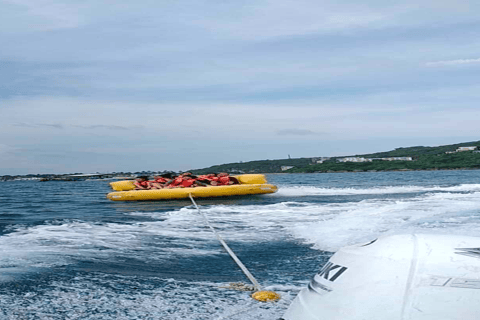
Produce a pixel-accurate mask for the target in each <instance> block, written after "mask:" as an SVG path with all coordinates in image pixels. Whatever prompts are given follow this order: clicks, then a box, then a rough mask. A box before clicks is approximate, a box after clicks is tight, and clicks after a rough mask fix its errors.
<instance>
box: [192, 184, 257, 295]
mask: <svg viewBox="0 0 480 320" xmlns="http://www.w3.org/2000/svg"><path fill="white" fill-rule="evenodd" d="M188 196H189V197H190V200H192V203H193V205H194V206H195V208H196V209H197V211H198V212H199V213H200V214H201V215H202V217H203V219H204V220H205V223H206V224H207V225H208V227H209V228H210V230H212V232H213V233H214V234H215V236H216V237H217V239H218V241H220V243H221V244H222V246H223V247H224V248H225V250H227V252H228V254H229V255H230V257H232V259H233V260H234V261H235V262H236V263H237V265H238V266H239V267H240V269H242V271H243V273H245V275H246V276H247V278H248V279H249V280H250V282H252V284H253V286H254V288H255V291H260V290H261V287H260V284H258V282H257V280H255V278H254V277H253V275H252V274H251V273H250V271H248V269H247V267H245V265H244V264H243V263H242V261H240V259H238V257H237V256H236V255H235V253H234V252H233V251H232V249H230V247H229V246H228V245H227V244H226V243H225V241H224V240H223V239H222V237H221V236H220V235H219V234H218V232H217V231H216V230H215V229H214V228H213V227H212V225H211V224H210V221H208V218H207V216H206V215H205V213H203V212H202V211H200V209H199V208H198V206H197V204H196V203H195V200H193V198H192V194H191V193H189V194H188Z"/></svg>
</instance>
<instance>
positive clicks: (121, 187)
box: [107, 174, 277, 201]
mask: <svg viewBox="0 0 480 320" xmlns="http://www.w3.org/2000/svg"><path fill="white" fill-rule="evenodd" d="M235 178H237V179H238V181H239V182H240V184H234V185H229V186H210V187H196V188H175V189H158V190H134V189H135V185H134V184H133V183H134V181H133V180H124V181H117V182H111V183H110V186H111V187H112V189H113V190H115V192H110V193H109V194H107V198H108V199H110V200H113V201H137V200H169V199H184V198H188V196H189V194H191V195H192V197H194V198H209V197H228V196H241V195H251V194H266V193H274V192H277V187H276V186H274V185H271V184H267V180H266V179H265V176H264V175H263V174H242V175H238V176H235Z"/></svg>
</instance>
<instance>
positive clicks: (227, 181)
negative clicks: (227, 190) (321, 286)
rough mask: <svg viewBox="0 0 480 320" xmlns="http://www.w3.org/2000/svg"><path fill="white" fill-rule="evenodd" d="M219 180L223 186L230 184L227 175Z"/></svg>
mask: <svg viewBox="0 0 480 320" xmlns="http://www.w3.org/2000/svg"><path fill="white" fill-rule="evenodd" d="M218 182H219V183H220V184H221V185H223V186H228V185H229V184H230V178H229V177H226V176H223V177H220V178H218Z"/></svg>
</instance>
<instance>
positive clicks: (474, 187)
mask: <svg viewBox="0 0 480 320" xmlns="http://www.w3.org/2000/svg"><path fill="white" fill-rule="evenodd" d="M425 192H480V184H462V185H458V186H448V187H442V186H428V187H423V186H385V187H372V188H321V187H313V186H279V189H278V192H277V193H275V194H274V195H276V196H288V197H301V196H314V195H315V196H316V195H329V196H331V195H362V194H396V193H400V194H401V193H425Z"/></svg>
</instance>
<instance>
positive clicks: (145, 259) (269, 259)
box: [0, 171, 480, 319]
mask: <svg viewBox="0 0 480 320" xmlns="http://www.w3.org/2000/svg"><path fill="white" fill-rule="evenodd" d="M267 177H268V180H269V182H270V183H273V184H276V185H278V186H279V192H278V193H276V194H273V195H264V196H250V197H240V198H228V199H214V200H208V199H204V200H201V199H200V200H198V201H197V203H198V205H199V206H200V208H201V210H202V212H204V213H205V214H206V215H207V216H208V217H209V220H210V222H211V224H212V225H213V226H214V227H215V228H216V229H217V231H218V232H219V233H220V234H221V235H222V237H223V238H224V239H225V240H226V242H227V243H228V244H229V246H230V247H231V248H232V249H233V250H234V251H235V253H236V254H237V255H238V257H239V258H240V260H242V262H243V263H244V264H245V265H246V266H247V267H248V269H249V270H250V272H251V273H252V274H253V275H254V276H255V278H256V279H257V280H258V281H259V282H260V284H261V285H262V286H263V287H265V288H266V289H270V290H274V291H276V292H278V293H280V294H281V295H282V300H281V301H279V302H277V303H275V304H264V303H259V302H255V301H253V300H252V299H251V298H250V297H249V293H248V292H242V291H235V290H231V289H229V288H225V287H226V286H228V284H229V283H231V282H244V283H246V284H249V281H248V279H246V277H245V276H244V275H243V273H242V271H241V270H240V269H239V268H238V267H237V266H236V264H235V263H234V262H233V260H232V259H231V258H230V257H229V256H228V254H227V253H226V252H225V251H224V249H223V248H222V247H221V245H220V244H219V243H218V241H217V240H216V238H215V236H214V235H213V234H212V232H211V231H210V229H209V228H208V227H207V226H206V225H205V222H204V220H203V219H202V217H201V215H199V213H198V212H197V211H196V210H195V209H194V207H193V206H192V204H191V203H190V201H188V200H182V201H155V202H148V201H147V202H112V201H110V200H107V199H106V198H105V195H106V194H107V193H108V192H110V191H111V190H110V187H109V185H108V182H109V181H98V180H92V181H80V182H61V181H50V182H39V181H11V182H2V183H0V189H1V192H0V319H258V318H261V319H278V318H279V317H281V315H282V314H283V312H284V311H285V310H286V308H287V307H288V305H289V303H290V302H291V300H293V298H294V297H295V295H296V293H297V292H298V291H299V290H300V289H301V288H302V287H303V286H304V285H305V284H306V283H307V282H308V281H309V280H310V278H311V277H312V276H313V274H314V273H315V272H316V271H317V270H318V268H319V267H320V266H321V265H322V264H323V263H324V262H325V261H326V260H327V259H328V257H329V256H330V255H331V254H332V252H334V251H335V250H337V249H338V248H340V247H342V246H345V245H351V244H356V243H362V242H367V241H370V240H372V239H375V238H376V237H378V236H380V235H384V234H394V233H411V232H422V233H451V234H464V235H465V234H466V235H473V236H479V235H480V219H479V218H480V171H418V172H375V173H331V174H295V175H293V174H290V175H269V176H267Z"/></svg>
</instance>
